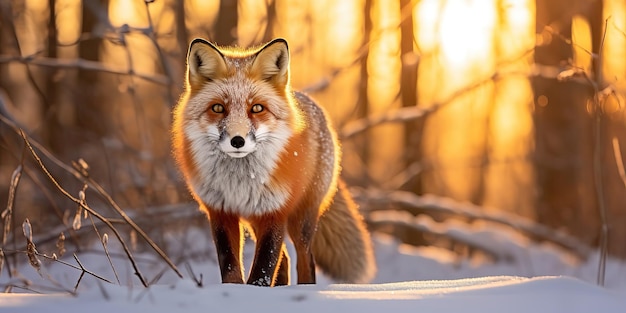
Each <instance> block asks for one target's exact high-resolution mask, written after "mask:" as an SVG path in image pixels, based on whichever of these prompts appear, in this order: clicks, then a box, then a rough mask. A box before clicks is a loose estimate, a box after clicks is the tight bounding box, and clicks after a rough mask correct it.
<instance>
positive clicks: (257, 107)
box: [250, 104, 265, 113]
mask: <svg viewBox="0 0 626 313" xmlns="http://www.w3.org/2000/svg"><path fill="white" fill-rule="evenodd" d="M263 109H265V108H264V107H263V105H261V104H255V105H253V106H252V109H250V112H252V113H259V112H261V111H263Z"/></svg>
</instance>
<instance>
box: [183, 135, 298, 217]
mask: <svg viewBox="0 0 626 313" xmlns="http://www.w3.org/2000/svg"><path fill="white" fill-rule="evenodd" d="M263 127H264V126H261V127H259V128H260V129H253V130H252V133H253V135H252V136H251V137H254V140H255V141H256V144H255V146H256V147H255V150H254V151H253V152H251V153H250V154H248V155H246V156H245V157H240V158H236V157H232V156H229V155H228V154H227V153H225V152H223V151H222V150H221V149H220V147H219V145H220V140H219V139H220V137H221V136H220V135H219V129H218V127H215V126H210V127H209V128H208V129H206V130H202V129H201V128H200V127H199V126H198V125H194V124H190V125H189V126H188V127H186V131H185V132H186V135H187V136H188V139H189V141H190V143H191V150H192V155H193V159H194V161H195V163H196V164H197V165H198V171H199V173H198V174H199V175H197V176H195V177H194V179H193V181H192V182H191V185H192V188H193V189H194V192H195V194H196V195H197V196H198V197H200V198H201V199H202V200H203V201H204V202H205V203H206V204H208V205H210V206H212V207H214V208H220V209H223V210H225V211H227V212H232V213H236V214H239V215H241V216H251V215H262V214H265V213H270V212H272V211H274V210H277V209H278V208H280V207H282V206H283V205H284V204H285V201H286V199H287V197H288V195H289V191H288V190H287V189H285V188H282V189H281V188H280V184H272V185H270V183H271V181H270V179H271V174H272V172H273V171H274V169H275V167H276V161H277V159H278V157H279V153H280V152H281V151H282V149H283V148H284V143H285V142H286V140H288V137H289V136H290V130H289V129H288V128H286V127H281V128H282V129H278V130H275V131H273V132H272V133H271V134H267V133H266V131H265V130H264V129H263ZM222 140H223V139H222ZM277 187H278V188H277Z"/></svg>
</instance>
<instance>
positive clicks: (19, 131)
mask: <svg viewBox="0 0 626 313" xmlns="http://www.w3.org/2000/svg"><path fill="white" fill-rule="evenodd" d="M0 121H2V122H4V123H5V124H6V125H8V126H9V127H11V128H12V129H13V131H15V132H16V133H17V134H18V135H20V136H21V137H22V139H23V140H24V141H25V142H26V143H27V146H28V148H29V149H30V150H31V154H33V153H35V152H34V150H33V148H32V146H35V147H37V149H39V151H41V153H43V154H44V155H45V156H46V157H47V158H48V159H49V160H50V161H52V162H53V163H54V164H56V165H57V166H59V167H60V168H62V169H63V170H65V171H66V172H68V173H70V174H72V175H73V176H74V177H75V178H76V179H78V180H81V181H83V182H86V183H88V184H89V186H90V187H91V188H93V189H94V190H96V191H97V192H98V193H99V194H100V196H102V197H103V198H104V199H105V200H106V202H107V203H108V204H109V206H110V207H111V208H113V209H114V210H115V211H116V212H117V213H118V214H119V215H120V216H121V217H122V218H123V219H124V221H125V222H126V223H127V224H128V225H130V226H131V228H133V230H135V231H136V232H137V233H138V234H139V235H140V236H141V237H142V238H143V239H144V240H145V241H146V242H147V243H148V244H149V245H150V247H151V248H152V249H153V250H154V251H155V252H156V253H157V254H158V255H159V256H160V257H161V258H162V259H163V260H164V261H165V262H166V263H167V264H168V265H169V266H170V267H171V268H172V270H173V271H174V272H175V273H176V274H177V275H178V276H179V277H181V278H182V277H183V275H182V274H181V273H180V271H179V270H178V268H177V267H176V265H175V264H174V263H173V262H172V261H171V260H170V259H169V257H168V256H167V254H165V252H163V250H161V248H159V246H157V244H156V243H155V242H154V241H153V240H152V239H150V237H148V235H147V234H146V233H145V232H144V231H143V230H142V229H141V228H140V227H139V226H138V225H137V224H136V223H135V222H133V220H132V219H131V218H130V217H129V216H128V215H127V214H126V212H124V210H122V208H120V206H119V205H118V204H117V203H116V202H115V200H113V198H112V197H111V195H109V193H108V192H107V191H106V190H105V189H104V188H103V187H102V186H101V185H100V184H99V183H98V182H96V181H95V180H93V179H92V178H91V177H89V176H87V175H85V174H84V173H82V172H79V171H77V170H75V169H73V168H72V167H71V166H68V165H67V164H65V163H63V162H61V161H60V160H59V159H58V158H56V157H55V156H54V155H53V154H52V153H50V151H48V150H47V149H45V148H44V147H43V146H42V145H41V144H40V143H38V142H37V141H36V140H33V139H32V138H30V137H29V136H28V135H26V134H25V133H24V131H23V130H22V128H20V127H19V126H17V125H16V124H15V123H14V122H13V121H11V120H10V119H8V118H5V117H4V116H2V115H0ZM35 154H36V153H35ZM36 159H38V160H39V162H40V167H43V163H42V162H41V159H39V157H38V156H37V157H36ZM44 168H45V167H44ZM44 172H45V173H47V175H48V178H50V179H52V180H53V182H55V185H56V186H57V188H60V189H61V190H62V191H63V192H64V194H65V195H66V196H68V197H69V198H70V199H71V200H72V201H74V202H77V203H78V204H79V205H80V203H79V202H80V200H79V199H76V198H75V197H73V196H72V195H70V194H69V193H68V192H67V191H65V190H64V189H62V187H61V186H60V185H59V184H58V183H56V180H54V178H53V177H52V175H51V174H50V173H49V172H48V171H47V169H46V170H45V171H44ZM100 218H102V219H104V217H102V216H100V217H99V219H100ZM103 222H105V224H107V226H109V227H110V228H112V227H113V226H112V224H111V222H110V221H108V220H107V221H104V220H103ZM114 232H115V233H116V237H118V238H121V237H120V236H119V234H118V233H117V231H116V230H115V231H114ZM125 249H126V247H125ZM129 253H130V252H129ZM142 281H143V277H142Z"/></svg>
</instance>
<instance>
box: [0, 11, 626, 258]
mask: <svg viewBox="0 0 626 313" xmlns="http://www.w3.org/2000/svg"><path fill="white" fill-rule="evenodd" d="M0 14H1V15H0V103H1V105H0V211H2V221H3V223H2V226H0V227H2V229H3V230H4V236H3V247H4V248H3V249H4V250H7V251H8V250H10V249H13V250H15V251H17V250H20V247H21V246H23V244H22V242H23V240H22V239H16V238H20V237H21V236H22V230H21V229H20V227H19V226H16V225H21V224H22V222H23V221H24V220H25V219H26V218H29V220H30V223H32V226H33V229H36V230H38V233H40V234H41V233H46V232H48V233H50V234H52V235H53V237H50V238H54V240H56V237H57V236H58V235H59V233H60V232H65V233H66V235H64V236H68V237H71V238H72V240H74V241H73V242H74V243H75V244H76V242H77V240H78V239H77V238H78V236H75V234H74V233H73V232H75V231H78V229H80V227H77V226H79V225H76V224H77V222H78V223H80V220H81V214H82V213H81V212H82V209H81V207H80V205H81V203H82V205H83V206H84V205H86V204H88V205H89V207H90V208H92V209H94V210H96V211H98V212H101V214H102V215H103V216H104V217H110V216H113V214H115V212H114V209H115V208H116V207H117V208H118V209H120V208H121V209H123V210H124V211H125V212H126V213H128V214H129V215H132V216H133V217H134V218H135V219H137V220H139V221H140V222H142V223H143V224H142V225H143V227H144V228H148V229H157V230H158V232H163V231H164V230H165V229H166V227H173V226H175V225H177V224H181V225H187V224H188V223H189V220H190V219H193V220H194V221H196V222H197V223H198V225H204V227H208V224H206V221H204V217H202V216H201V215H200V214H199V213H197V212H196V211H195V210H193V209H185V210H186V212H187V213H186V214H187V215H184V214H183V215H180V214H181V213H180V212H176V210H172V209H167V208H172V205H175V204H179V203H187V202H190V201H191V199H190V196H189V194H188V192H187V191H186V189H185V187H184V185H183V183H182V180H181V177H180V175H179V174H178V172H177V170H176V169H175V167H174V164H173V162H172V158H171V154H170V140H169V133H168V131H169V125H170V120H171V118H170V113H171V109H172V107H173V106H174V104H175V103H176V101H177V98H178V96H179V94H180V92H181V91H182V87H183V81H184V75H185V54H186V49H187V45H188V43H189V42H190V40H192V39H193V38H195V37H203V38H207V39H209V40H211V41H213V42H215V43H217V44H220V45H239V46H244V47H248V46H253V45H258V44H261V43H264V42H265V41H268V40H270V39H272V38H275V37H284V38H286V39H287V40H288V42H289V47H290V51H291V79H292V84H293V86H294V88H295V89H299V90H303V91H305V92H307V93H309V94H311V95H312V96H313V97H314V98H316V99H317V100H318V102H320V103H321V104H322V105H323V106H324V107H325V108H326V109H327V110H328V111H329V112H330V114H331V116H332V119H333V122H334V124H335V125H336V126H337V128H338V132H339V135H340V137H341V139H342V141H343V151H344V159H343V176H344V177H345V179H346V181H347V182H348V184H349V185H350V186H352V189H351V190H352V191H353V193H354V195H355V197H356V199H357V201H358V202H359V204H360V205H361V207H362V210H363V211H364V214H365V215H366V220H367V221H368V223H369V225H370V227H371V228H372V229H373V230H375V231H380V232H386V233H390V234H393V235H394V236H396V237H397V238H399V239H400V240H402V241H404V242H407V243H410V244H414V245H439V246H444V247H448V248H449V249H451V250H453V251H456V252H458V253H459V255H460V256H461V257H471V256H472V255H474V254H476V253H478V254H481V253H483V254H486V255H487V256H491V257H495V258H496V259H497V258H498V255H497V253H496V252H494V251H491V250H490V247H486V246H481V245H480V242H464V241H463V238H461V237H455V236H454V234H453V232H448V231H446V230H445V228H444V230H441V227H439V228H438V227H437V226H438V225H444V223H445V222H446V221H449V220H451V219H453V220H456V221H458V222H459V223H462V224H463V225H466V226H465V227H467V228H468V229H471V227H472V225H473V224H475V223H481V222H484V221H488V222H491V223H499V224H504V225H507V226H508V227H513V228H515V229H517V230H519V231H520V232H521V233H524V234H525V235H526V236H528V238H530V239H532V240H539V241H549V242H552V243H555V244H556V245H558V246H561V247H563V248H564V249H566V250H569V251H571V252H573V254H575V255H578V256H579V257H583V258H584V257H585V256H587V255H588V254H589V253H595V252H592V251H597V250H595V249H594V248H601V250H602V251H603V252H606V251H608V253H609V254H610V255H613V256H618V257H626V243H625V242H626V227H624V226H626V185H625V184H626V175H625V174H624V168H623V163H622V162H623V155H625V154H626V132H625V131H626V129H625V122H626V115H625V111H624V99H623V98H624V93H625V91H626V89H625V88H626V84H625V79H626V33H625V31H626V3H625V2H624V1H620V0H604V1H602V0H573V1H570V0H413V1H411V0H397V1H387V0H342V1H329V0H316V1H312V0H303V1H293V0H184V1H178V0H146V1H142V0H82V1H81V0H2V1H0ZM20 128H21V129H23V131H24V133H25V134H24V135H21V134H20V132H19V129H20ZM25 139H27V140H28V141H26V140H25ZM26 142H29V143H30V144H31V145H32V146H33V147H32V149H33V150H32V151H31V150H30V149H29V146H28V145H27V144H26ZM34 155H36V156H38V157H40V158H41V163H39V162H38V161H37V160H36V159H35V158H34V157H33V156H34ZM44 168H45V169H46V170H47V171H49V172H48V173H46V171H44ZM57 182H58V184H57ZM64 193H65V194H64ZM77 203H78V205H77ZM83 208H84V207H83ZM390 211H393V212H397V213H398V214H395V215H394V214H380V212H390ZM175 212H176V213H175ZM176 214H179V215H176ZM76 216H78V218H76ZM414 217H418V218H414ZM109 221H110V222H111V223H115V222H119V221H118V220H116V219H113V218H112V217H111V218H110V220H109ZM46 238H47V239H49V240H50V238H48V237H45V236H43V237H41V239H42V240H44V239H46ZM54 240H52V241H54ZM68 241H69V240H68ZM57 246H58V242H57ZM9 248H10V249H9Z"/></svg>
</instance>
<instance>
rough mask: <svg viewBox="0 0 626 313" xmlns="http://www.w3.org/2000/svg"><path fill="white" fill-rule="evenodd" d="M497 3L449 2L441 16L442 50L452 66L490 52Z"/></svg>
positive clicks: (486, 1) (479, 0)
mask: <svg viewBox="0 0 626 313" xmlns="http://www.w3.org/2000/svg"><path fill="white" fill-rule="evenodd" d="M495 7H496V4H495V3H494V1H491V0H489V1H488V0H474V1H468V0H449V1H446V2H445V7H444V9H443V12H442V16H441V26H440V27H441V37H440V38H439V39H440V41H441V49H442V52H443V57H444V58H445V60H446V62H450V64H451V65H452V66H456V65H463V64H467V63H468V62H469V61H470V60H472V59H475V58H476V57H479V56H480V55H484V53H485V52H486V51H487V50H488V49H490V45H491V42H492V37H491V36H488V35H487V34H491V33H492V32H493V27H494V20H495Z"/></svg>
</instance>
